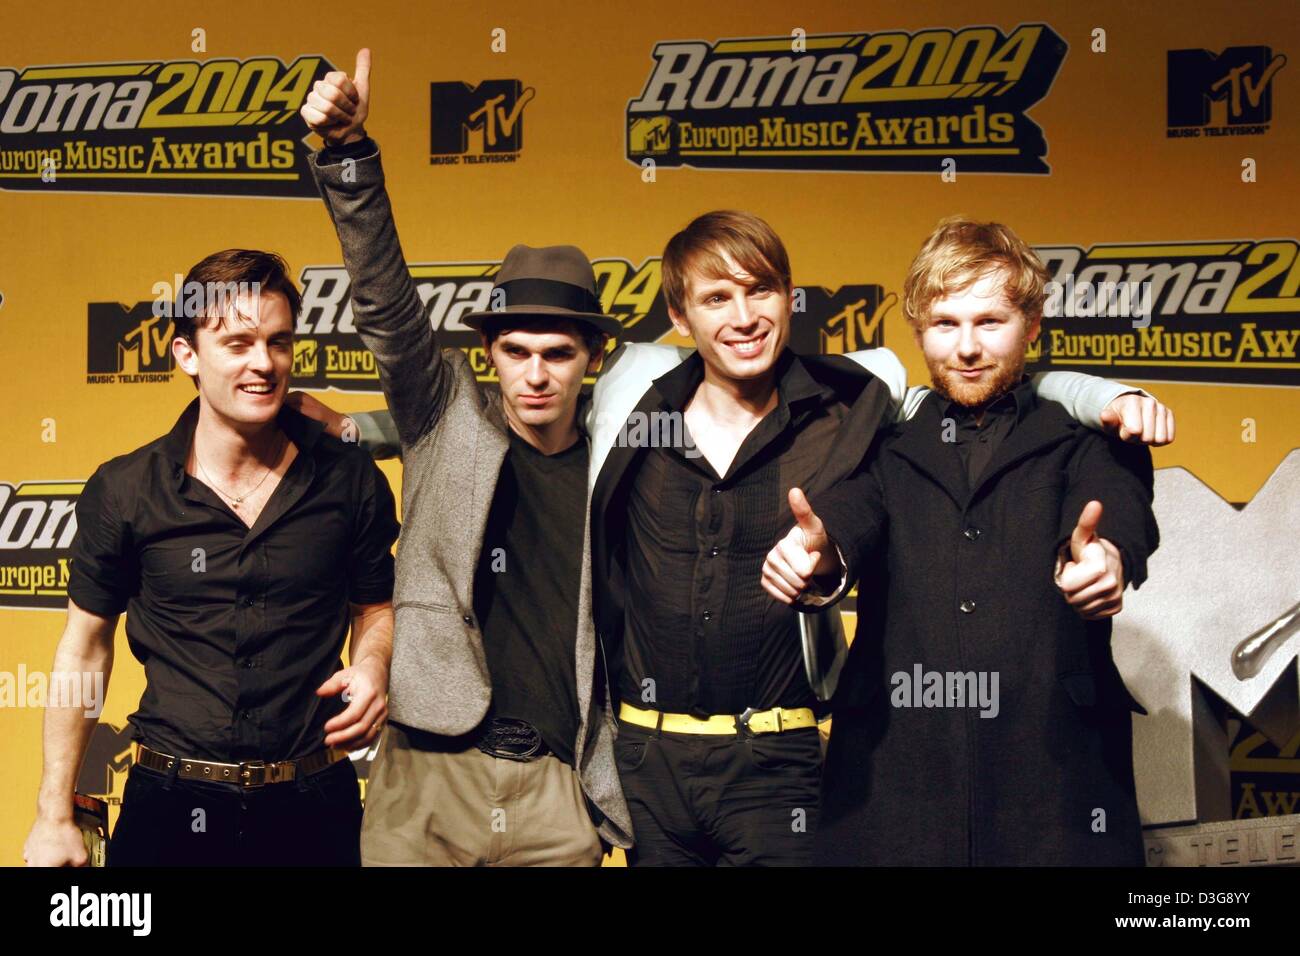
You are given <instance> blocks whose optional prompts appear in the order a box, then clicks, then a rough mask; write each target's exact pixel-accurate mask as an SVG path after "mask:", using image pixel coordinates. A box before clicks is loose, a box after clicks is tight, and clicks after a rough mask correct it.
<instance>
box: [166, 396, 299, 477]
mask: <svg viewBox="0 0 1300 956" xmlns="http://www.w3.org/2000/svg"><path fill="white" fill-rule="evenodd" d="M275 420H276V424H278V425H279V426H280V428H281V429H283V430H284V433H285V434H286V435H288V436H289V440H290V441H292V442H293V443H294V444H295V445H297V446H298V450H299V451H300V452H310V451H311V450H312V449H314V448H315V447H316V443H317V442H318V441H319V440H320V436H321V435H323V434H324V433H325V425H324V423H322V422H318V421H316V420H315V419H312V418H308V417H307V416H306V415H303V414H302V413H301V412H298V411H296V410H295V409H292V408H290V407H289V406H288V405H284V406H282V407H281V408H280V412H279V414H278V415H276V419H275ZM198 424H199V399H198V398H197V397H196V398H195V399H194V401H192V402H190V404H189V405H188V406H186V408H185V411H183V412H181V417H180V418H178V419H176V424H175V425H173V426H172V430H171V431H170V432H168V433H167V437H166V438H164V439H163V443H162V451H163V454H164V455H165V456H166V457H167V459H168V460H169V461H170V462H171V463H172V465H173V466H174V467H173V474H174V475H176V476H177V477H179V476H180V475H183V474H184V473H185V462H186V461H188V460H189V457H190V446H191V445H192V444H194V430H195V429H196V428H197V427H198Z"/></svg>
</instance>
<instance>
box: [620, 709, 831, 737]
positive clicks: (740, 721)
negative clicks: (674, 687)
mask: <svg viewBox="0 0 1300 956" xmlns="http://www.w3.org/2000/svg"><path fill="white" fill-rule="evenodd" d="M618 719H619V720H622V721H626V722H627V723H629V724H635V725H636V726H638V727H649V728H651V729H652V730H653V729H658V730H666V731H668V732H669V733H672V734H734V733H736V731H737V729H738V728H739V726H740V725H744V726H746V727H748V728H749V730H750V732H751V733H755V734H779V733H781V731H783V730H799V729H801V728H804V727H816V726H817V718H816V716H815V715H814V714H813V712H812V710H811V709H810V708H808V707H797V708H795V709H793V710H791V709H789V708H786V707H773V708H772V709H771V710H754V709H753V708H750V709H749V710H746V711H745V712H744V713H743V714H737V715H732V714H715V715H714V716H712V717H695V716H693V715H691V714H664V713H660V712H659V711H657V710H642V709H641V708H639V707H633V706H632V705H631V704H627V703H623V704H620V705H619V708H618Z"/></svg>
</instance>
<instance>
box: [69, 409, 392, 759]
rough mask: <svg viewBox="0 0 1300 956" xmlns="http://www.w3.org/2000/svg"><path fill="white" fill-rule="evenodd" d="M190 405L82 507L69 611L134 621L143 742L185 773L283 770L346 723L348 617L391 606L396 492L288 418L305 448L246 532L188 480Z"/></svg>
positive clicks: (124, 460)
mask: <svg viewBox="0 0 1300 956" xmlns="http://www.w3.org/2000/svg"><path fill="white" fill-rule="evenodd" d="M198 416H199V401H198V399H195V400H194V401H193V402H192V403H191V404H190V406H189V407H188V408H187V409H186V410H185V412H184V413H183V414H182V415H181V417H180V419H179V420H178V421H177V422H176V426H175V427H174V428H173V429H172V431H171V433H170V434H168V435H166V436H164V437H162V438H159V439H157V440H155V441H153V442H151V443H150V444H148V445H145V446H144V447H143V448H139V449H137V450H136V451H133V452H131V453H130V454H127V455H123V456H121V457H119V458H114V459H113V460H112V461H109V462H107V463H106V464H104V465H101V466H100V467H99V468H98V469H96V471H95V474H94V475H93V476H91V478H90V480H89V481H88V482H86V487H85V490H84V491H83V492H82V494H81V497H80V498H79V500H78V501H77V536H76V538H75V540H74V541H73V544H72V572H71V578H70V580H69V583H68V596H69V597H70V598H71V599H72V600H73V601H74V602H75V603H76V604H77V605H78V606H79V607H81V608H83V609H85V610H87V611H90V612H92V613H95V614H100V615H103V616H106V617H107V616H111V615H115V614H119V613H121V612H122V611H123V610H125V611H126V633H127V638H128V640H129V642H130V646H131V651H132V653H133V654H134V655H135V656H136V658H137V659H138V660H139V661H140V662H141V663H142V664H143V665H144V668H145V679H146V685H145V691H144V695H143V696H142V697H141V699H140V707H139V709H138V710H137V711H136V712H135V713H134V714H132V715H131V716H130V718H129V720H130V722H131V724H132V726H133V728H134V735H133V736H134V738H135V739H136V740H140V741H142V742H143V743H145V744H146V745H147V746H149V747H151V748H153V749H155V750H159V751H162V752H163V753H168V754H173V755H176V756H182V757H198V758H204V759H209V760H221V761H232V762H233V761H240V760H256V759H262V760H268V761H269V760H285V759H292V758H295V757H300V756H303V755H305V754H307V753H310V752H311V751H313V750H317V749H319V748H320V747H322V746H323V745H324V738H325V733H324V729H323V728H324V724H325V722H326V721H327V720H329V719H330V718H331V717H333V716H335V715H336V714H338V713H339V712H340V711H342V710H343V709H344V707H345V706H346V704H344V703H343V701H342V700H341V697H340V696H334V697H325V698H322V697H318V696H317V695H316V688H317V687H319V686H320V685H321V684H322V683H324V682H325V680H326V679H327V678H328V677H329V676H330V675H331V674H333V673H334V672H335V671H336V670H338V669H339V668H340V667H341V666H342V663H341V662H340V660H339V655H340V653H341V652H342V650H343V643H344V640H345V639H346V637H347V634H348V627H349V624H350V621H351V616H350V611H349V607H348V604H349V602H352V603H356V604H377V603H381V602H383V601H387V600H390V599H391V598H392V593H393V558H392V553H391V548H392V545H393V541H394V540H395V539H396V538H397V531H398V526H397V519H396V515H395V508H394V503H393V495H392V492H391V491H390V489H389V487H388V481H387V479H385V478H384V476H383V474H382V472H380V471H379V469H378V468H376V467H375V465H374V463H373V462H372V461H371V460H370V458H369V456H367V455H366V454H365V453H364V452H362V451H361V450H360V449H359V448H358V447H357V446H356V445H348V444H345V443H343V442H340V441H337V440H336V439H333V438H331V437H329V436H328V435H325V434H324V433H323V426H321V425H320V424H319V423H318V422H314V421H311V420H310V419H307V418H305V417H303V416H302V415H300V414H298V413H297V412H295V411H293V410H292V409H290V408H283V409H281V411H280V414H279V419H278V422H279V425H280V427H281V428H282V429H283V430H284V432H285V433H286V434H287V435H288V437H289V439H290V440H292V441H293V443H294V444H295V445H296V446H297V448H298V455H297V457H296V458H295V459H294V461H293V462H292V463H291V464H290V465H289V468H288V469H287V470H286V472H285V474H284V476H283V477H282V478H281V479H280V483H279V485H277V486H276V488H275V490H274V491H273V492H272V493H271V497H270V499H269V500H268V501H267V502H266V505H265V506H264V507H263V509H262V513H261V514H260V515H259V516H258V519H257V521H256V523H255V524H254V525H253V527H252V528H249V527H248V526H246V525H245V524H244V523H243V521H241V520H240V519H239V518H238V517H237V516H236V515H235V513H234V512H233V511H231V510H230V508H229V507H227V505H226V504H225V503H224V502H223V501H222V500H221V498H220V497H218V496H217V494H216V493H215V492H213V491H212V490H211V489H209V488H208V487H207V486H206V485H204V484H203V483H202V482H200V481H197V480H195V479H194V478H192V477H190V476H189V475H188V474H186V472H185V461H186V458H187V457H188V454H189V449H190V445H191V443H192V442H193V438H194V429H195V426H196V424H197V423H198Z"/></svg>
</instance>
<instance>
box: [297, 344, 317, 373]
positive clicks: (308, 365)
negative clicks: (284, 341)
mask: <svg viewBox="0 0 1300 956" xmlns="http://www.w3.org/2000/svg"><path fill="white" fill-rule="evenodd" d="M318 345H319V343H318V342H317V341H316V340H315V339H295V340H294V343H293V376H294V377H295V378H300V377H308V376H312V375H315V374H316V368H317V365H318V361H317V356H318V354H319V348H318Z"/></svg>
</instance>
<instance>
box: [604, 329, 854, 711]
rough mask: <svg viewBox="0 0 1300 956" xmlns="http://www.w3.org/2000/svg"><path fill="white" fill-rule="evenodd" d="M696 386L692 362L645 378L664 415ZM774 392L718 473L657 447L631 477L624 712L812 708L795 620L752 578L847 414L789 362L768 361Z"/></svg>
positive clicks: (699, 458) (687, 453)
mask: <svg viewBox="0 0 1300 956" xmlns="http://www.w3.org/2000/svg"><path fill="white" fill-rule="evenodd" d="M703 378H704V365H703V361H702V360H701V359H700V357H699V355H698V354H695V355H692V356H691V357H690V358H688V359H687V360H686V361H685V362H683V363H682V364H681V365H680V366H678V367H677V368H676V369H674V370H673V371H672V372H669V373H668V374H667V375H665V376H663V377H662V378H660V379H658V380H657V382H656V386H657V388H658V389H659V392H660V394H661V395H662V396H663V399H664V402H663V406H662V407H663V408H664V409H666V410H669V411H674V412H678V413H684V411H685V409H686V405H687V403H688V402H689V401H690V399H691V396H692V395H694V394H695V390H696V388H697V387H698V386H699V384H700V382H701V381H702V380H703ZM777 394H778V401H777V406H776V408H774V409H773V410H772V411H771V412H769V413H768V414H767V415H766V416H765V417H764V418H763V419H762V421H760V422H759V423H758V424H757V425H756V426H754V429H753V430H752V431H751V432H750V433H749V434H748V435H747V436H746V437H745V440H744V443H743V444H742V445H741V446H740V449H739V451H738V452H737V453H736V457H735V460H734V461H732V463H731V466H730V468H729V469H728V471H727V474H726V475H722V476H719V475H718V474H717V472H716V471H715V470H714V469H713V467H712V466H711V465H710V464H709V461H708V459H707V458H705V457H704V456H703V455H702V454H700V452H699V450H698V449H695V448H693V447H687V448H664V447H659V448H651V449H649V450H648V451H647V452H646V454H645V456H644V458H643V460H642V464H641V466H640V468H639V469H638V471H637V473H636V475H635V477H634V478H633V481H632V486H631V493H630V495H629V501H628V542H627V545H628V548H627V554H628V571H627V573H628V603H627V613H626V615H625V621H626V626H625V635H624V645H623V655H624V656H623V668H622V672H621V677H620V683H619V696H620V697H621V698H622V699H623V700H625V701H627V702H628V703H630V704H632V705H634V706H639V707H649V708H652V709H655V710H660V711H665V712H669V713H694V714H696V715H697V716H703V715H708V714H739V713H741V712H743V711H744V710H745V708H746V707H755V708H757V709H760V710H762V709H767V708H770V707H777V706H781V707H811V706H813V705H814V703H815V697H814V695H813V692H812V689H811V688H810V687H809V686H808V679H807V676H806V675H805V673H804V667H803V654H802V650H801V645H800V641H799V626H798V622H797V618H796V615H797V614H798V612H797V611H795V610H794V609H793V608H791V607H788V606H787V605H784V604H780V603H778V602H776V601H774V600H773V599H772V598H770V597H769V596H768V595H767V592H765V591H764V590H763V589H762V586H761V585H760V583H759V579H760V576H761V571H762V567H763V559H764V557H766V555H767V552H768V551H769V550H771V548H772V546H773V544H774V543H775V542H776V540H777V538H778V537H779V536H780V535H781V534H782V533H784V532H785V531H786V530H787V529H788V527H789V526H790V525H791V524H793V523H794V519H793V517H792V516H791V514H790V506H789V503H788V501H787V494H788V492H789V489H790V488H791V487H794V486H803V485H805V484H806V483H807V482H808V481H809V479H810V478H812V476H813V475H814V474H816V472H817V470H818V469H819V468H820V467H821V464H822V462H823V461H824V460H825V459H826V457H827V456H829V455H830V454H831V453H832V447H833V445H834V441H835V435H836V432H837V430H838V428H839V424H840V422H841V421H842V420H843V419H844V417H845V416H846V414H847V412H848V409H847V407H846V406H845V405H843V404H842V403H840V402H839V401H838V400H837V398H836V397H835V394H834V392H832V391H831V389H829V388H826V387H824V386H822V385H820V384H818V383H817V382H816V381H815V380H814V379H813V378H812V376H811V375H809V373H808V371H807V370H806V369H805V368H804V365H803V363H802V362H801V361H800V360H799V359H798V357H797V356H795V355H794V354H793V353H792V352H789V351H787V352H786V353H785V354H784V355H783V356H782V357H781V358H780V359H779V360H778V364H777ZM682 433H683V434H684V433H685V427H684V425H683V429H682ZM651 681H652V682H653V683H647V682H651Z"/></svg>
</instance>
